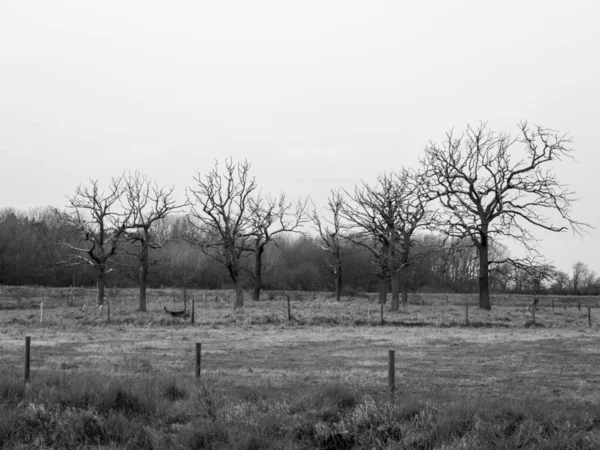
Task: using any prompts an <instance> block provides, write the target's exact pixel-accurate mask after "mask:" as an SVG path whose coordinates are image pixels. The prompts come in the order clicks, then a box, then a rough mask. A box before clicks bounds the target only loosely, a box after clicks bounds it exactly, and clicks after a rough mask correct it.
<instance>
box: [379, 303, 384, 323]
mask: <svg viewBox="0 0 600 450" xmlns="http://www.w3.org/2000/svg"><path fill="white" fill-rule="evenodd" d="M380 305H381V325H383V324H384V321H383V302H381V303H380Z"/></svg>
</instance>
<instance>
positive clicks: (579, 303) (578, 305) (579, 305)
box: [577, 302, 581, 311]
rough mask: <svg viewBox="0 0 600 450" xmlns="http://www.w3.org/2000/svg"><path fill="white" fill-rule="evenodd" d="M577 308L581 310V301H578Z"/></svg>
mask: <svg viewBox="0 0 600 450" xmlns="http://www.w3.org/2000/svg"><path fill="white" fill-rule="evenodd" d="M577 309H578V310H579V311H581V302H577Z"/></svg>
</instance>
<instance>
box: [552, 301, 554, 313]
mask: <svg viewBox="0 0 600 450" xmlns="http://www.w3.org/2000/svg"><path fill="white" fill-rule="evenodd" d="M552 312H554V299H552Z"/></svg>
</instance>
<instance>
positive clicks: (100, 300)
mask: <svg viewBox="0 0 600 450" xmlns="http://www.w3.org/2000/svg"><path fill="white" fill-rule="evenodd" d="M99 270H100V271H99V273H98V292H97V293H96V306H102V305H104V285H105V284H106V273H105V272H104V268H101V269H99Z"/></svg>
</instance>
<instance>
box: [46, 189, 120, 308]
mask: <svg viewBox="0 0 600 450" xmlns="http://www.w3.org/2000/svg"><path fill="white" fill-rule="evenodd" d="M122 194H123V179H122V177H121V178H113V179H112V181H111V183H110V186H109V188H108V190H107V191H103V190H101V189H100V187H99V186H98V181H97V180H90V186H85V187H83V186H79V187H78V188H77V190H76V191H75V195H73V196H72V197H68V201H69V204H68V205H67V210H66V211H60V210H58V209H57V208H52V207H51V208H50V209H51V210H52V212H53V213H54V214H55V215H56V217H57V219H58V220H59V222H61V223H62V224H64V225H66V226H69V227H71V229H72V230H73V231H74V233H75V234H76V237H77V239H76V240H74V241H68V240H63V241H61V242H58V243H59V244H60V245H63V246H64V247H66V248H67V249H68V250H69V251H70V258H68V259H67V260H63V261H61V263H64V264H73V265H75V264H81V263H87V264H90V265H91V266H92V267H94V269H95V271H96V276H97V281H98V293H97V297H96V303H97V305H99V306H101V305H103V304H104V287H105V283H106V275H107V274H108V273H110V272H111V271H112V270H113V267H111V266H110V261H111V259H112V258H113V257H114V256H115V255H116V253H117V250H118V248H119V244H120V243H121V242H122V237H123V235H124V233H125V230H126V229H127V227H128V225H129V219H130V214H129V212H128V211H123V210H122V209H121V208H120V204H119V199H120V198H121V196H122Z"/></svg>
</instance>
